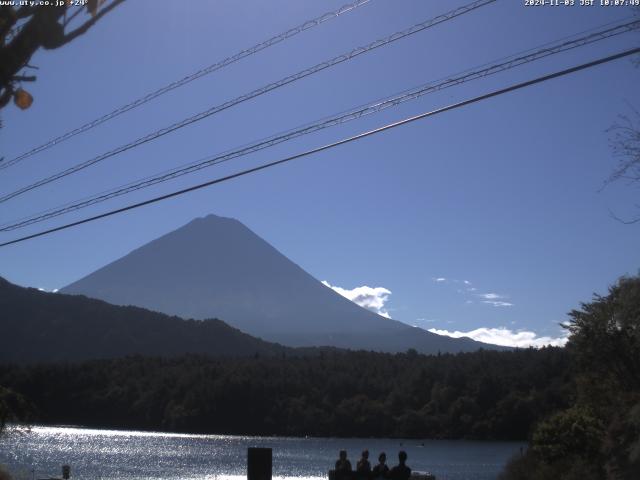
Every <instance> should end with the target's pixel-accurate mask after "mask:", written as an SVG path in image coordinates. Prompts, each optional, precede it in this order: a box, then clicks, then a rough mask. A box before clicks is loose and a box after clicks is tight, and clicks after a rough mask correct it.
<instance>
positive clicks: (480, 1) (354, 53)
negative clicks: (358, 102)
mask: <svg viewBox="0 0 640 480" xmlns="http://www.w3.org/2000/svg"><path fill="white" fill-rule="evenodd" d="M495 1H496V0H476V1H474V2H472V3H469V4H467V5H464V6H462V7H459V8H456V9H454V10H451V11H450V12H448V13H445V14H442V15H439V16H437V17H434V18H432V19H430V20H426V21H424V22H421V23H418V24H415V25H413V26H411V27H409V28H407V29H405V30H402V31H400V32H396V33H394V34H392V35H389V36H387V37H385V38H383V39H380V40H376V41H374V42H371V43H369V44H368V45H366V46H364V47H358V48H355V49H353V50H351V51H350V52H348V53H344V54H342V55H338V56H337V57H334V58H332V59H330V60H327V61H324V62H322V63H318V64H316V65H314V66H313V67H310V68H307V69H305V70H302V71H300V72H298V73H295V74H293V75H289V76H288V77H285V78H282V79H280V80H278V81H277V82H274V83H270V84H268V85H266V86H264V87H261V88H259V89H257V90H253V91H252V92H250V93H246V94H244V95H241V96H239V97H236V98H234V99H233V100H229V101H227V102H225V103H222V104H220V105H216V106H214V107H211V108H209V109H208V110H205V111H203V112H200V113H198V114H196V115H193V116H191V117H188V118H185V119H184V120H181V121H179V122H176V123H174V124H172V125H170V126H168V127H165V128H162V129H160V130H156V131H155V132H153V133H150V134H148V135H145V136H144V137H140V138H138V139H137V140H134V141H133V142H130V143H127V144H125V145H121V146H119V147H117V148H115V149H113V150H110V151H108V152H106V153H103V154H101V155H98V156H97V157H94V158H92V159H90V160H86V161H84V162H82V163H79V164H77V165H74V166H73V167H70V168H67V169H66V170H63V171H61V172H58V173H56V174H53V175H51V176H49V177H46V178H44V179H41V180H39V181H37V182H35V183H32V184H30V185H27V186H25V187H22V188H20V189H18V190H16V191H14V192H11V193H8V194H6V195H3V196H2V197H0V203H3V202H6V201H8V200H10V199H12V198H15V197H17V196H19V195H22V194H24V193H26V192H29V191H31V190H34V189H36V188H39V187H41V186H43V185H46V184H48V183H51V182H53V181H55V180H59V179H60V178H63V177H66V176H69V175H72V174H74V173H76V172H78V171H80V170H83V169H85V168H87V167H89V166H91V165H94V164H96V163H98V162H101V161H103V160H105V159H107V158H110V157H113V156H115V155H117V154H119V153H122V152H125V151H127V150H130V149H132V148H135V147H138V146H140V145H142V144H144V143H147V142H150V141H152V140H156V139H157V138H159V137H162V136H164V135H166V134H168V133H171V132H173V131H175V130H178V129H180V128H183V127H186V126H188V125H190V124H192V123H195V122H198V121H200V120H203V119H205V118H207V117H209V116H211V115H214V114H216V113H219V112H221V111H223V110H226V109H228V108H231V107H233V106H235V105H238V104H240V103H242V102H245V101H247V100H250V99H252V98H255V97H258V96H260V95H263V94H265V93H267V92H270V91H272V90H275V89H277V88H280V87H283V86H285V85H288V84H290V83H293V82H295V81H298V80H300V79H302V78H305V77H307V76H309V75H313V74H315V73H317V72H320V71H322V70H324V69H326V68H329V67H333V66H335V65H338V64H341V63H343V62H346V61H348V60H352V59H354V58H356V57H358V56H360V55H362V54H364V53H368V52H370V51H372V50H375V49H377V48H380V47H382V46H385V45H388V44H390V43H393V42H395V41H397V40H400V39H402V38H405V37H408V36H409V35H413V34H415V33H418V32H421V31H423V30H425V29H427V28H430V27H433V26H434V25H437V24H440V23H443V22H446V21H448V20H451V19H453V18H456V17H458V16H460V15H464V14H465V13H469V12H471V11H473V10H475V9H477V8H480V7H483V6H485V5H488V4H490V3H493V2H495Z"/></svg>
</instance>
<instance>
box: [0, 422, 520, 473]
mask: <svg viewBox="0 0 640 480" xmlns="http://www.w3.org/2000/svg"><path fill="white" fill-rule="evenodd" d="M521 446H523V444H522V443H514V442H473V441H446V440H398V439H362V438H347V439H345V438H286V437H284V438H283V437H243V436H231V435H183V434H172V433H152V432H133V431H116V430H96V429H88V428H72V427H33V428H32V429H31V430H30V432H28V433H24V432H22V433H21V432H19V431H16V430H13V429H10V430H9V434H8V435H7V436H5V437H3V438H2V440H0V464H5V465H7V466H9V468H10V469H11V471H12V472H17V473H18V477H19V478H22V479H24V480H30V479H32V478H36V479H38V478H45V477H51V476H56V477H59V476H60V475H61V473H60V469H61V465H63V464H68V465H71V475H72V478H74V479H80V480H85V479H87V480H88V479H92V480H94V479H96V480H97V479H104V480H116V479H118V480H123V479H124V480H178V479H203V480H209V479H211V480H214V479H220V480H239V479H240V478H246V462H247V448H248V447H270V448H272V449H273V477H274V479H278V478H285V479H292V478H293V477H296V478H298V479H300V478H303V479H314V480H317V479H318V478H326V473H327V470H328V469H329V468H330V467H331V465H333V463H334V462H335V460H336V458H337V456H338V451H339V450H340V449H346V450H347V452H348V454H349V458H350V459H351V462H352V464H353V465H354V466H355V463H356V461H357V459H358V457H359V456H360V455H359V454H360V452H361V451H362V450H363V449H365V448H367V449H369V451H370V452H371V459H372V460H373V459H376V458H377V456H378V453H379V452H381V451H384V452H386V453H387V458H388V463H389V464H391V465H394V464H395V463H396V459H397V452H398V451H399V450H401V449H402V450H405V451H406V452H407V454H408V456H409V459H408V461H407V464H408V465H409V466H410V467H411V468H412V469H413V470H420V471H429V472H431V473H433V474H435V475H436V478H437V480H466V479H469V480H471V479H473V480H489V479H495V478H496V477H497V475H498V473H499V472H500V471H501V470H502V468H503V467H504V465H505V463H506V462H507V460H508V459H509V458H510V457H511V456H512V455H514V454H517V453H518V452H519V451H520V447H521ZM373 463H374V462H373V461H372V464H373Z"/></svg>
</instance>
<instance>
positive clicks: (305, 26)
mask: <svg viewBox="0 0 640 480" xmlns="http://www.w3.org/2000/svg"><path fill="white" fill-rule="evenodd" d="M370 1H371V0H356V1H355V2H353V3H349V4H347V5H344V6H342V7H341V8H339V9H338V10H335V11H333V12H327V13H325V14H324V15H320V16H319V17H316V18H313V19H311V20H307V21H306V22H304V23H302V24H300V25H298V26H296V27H293V28H291V29H289V30H287V31H286V32H282V33H280V34H278V35H275V36H273V37H271V38H269V39H267V40H265V41H263V42H261V43H258V44H256V45H254V46H252V47H249V48H247V49H245V50H242V51H240V52H238V53H236V54H235V55H232V56H230V57H227V58H225V59H224V60H220V61H219V62H216V63H214V64H212V65H209V66H207V67H204V68H202V69H200V70H198V71H196V72H194V73H191V74H189V75H187V76H185V77H183V78H181V79H180V80H176V81H174V82H171V83H169V84H167V85H165V86H163V87H161V88H159V89H157V90H155V91H153V92H151V93H148V94H147V95H144V96H142V97H140V98H138V99H137V100H134V101H132V102H130V103H127V104H126V105H123V106H121V107H119V108H116V109H115V110H113V111H112V112H109V113H107V114H105V115H102V116H101V117H98V118H96V119H95V120H92V121H90V122H87V123H85V124H84V125H81V126H80V127H77V128H75V129H73V130H70V131H68V132H66V133H63V134H62V135H60V136H58V137H55V138H52V139H51V140H49V141H47V142H45V143H43V144H42V145H39V146H37V147H34V148H32V149H31V150H29V151H27V152H25V153H23V154H21V155H18V156H17V157H15V158H12V159H11V160H9V161H7V162H6V163H4V164H0V170H3V169H5V168H9V167H10V166H12V165H15V164H16V163H19V162H21V161H22V160H24V159H26V158H28V157H31V156H32V155H35V154H36V153H39V152H42V151H44V150H47V149H49V148H51V147H53V146H55V145H58V144H59V143H62V142H64V141H65V140H69V139H70V138H72V137H74V136H76V135H78V134H80V133H83V132H86V131H87V130H91V129H92V128H94V127H97V126H98V125H100V124H102V123H105V122H107V121H109V120H111V119H113V118H115V117H117V116H119V115H122V114H123V113H125V112H128V111H129V110H133V109H134V108H137V107H139V106H141V105H144V104H145V103H147V102H150V101H151V100H153V99H155V98H157V97H159V96H161V95H164V94H165V93H168V92H170V91H172V90H175V89H176V88H179V87H182V86H183V85H186V84H188V83H190V82H193V81H194V80H197V79H198V78H201V77H204V76H205V75H209V74H210V73H213V72H215V71H217V70H221V69H222V68H225V67H228V66H229V65H231V64H232V63H235V62H237V61H238V60H242V59H243V58H246V57H249V56H251V55H253V54H255V53H258V52H260V51H262V50H265V49H267V48H269V47H272V46H273V45H276V44H278V43H280V42H283V41H285V40H288V39H290V38H292V37H295V36H296V35H298V34H299V33H302V32H304V31H305V30H309V29H310V28H313V27H316V26H318V25H320V24H322V23H324V22H326V21H328V20H331V19H334V18H338V17H339V16H340V15H343V14H345V13H347V12H351V11H352V10H355V9H357V8H358V7H361V6H363V5H366V4H367V3H369V2H370Z"/></svg>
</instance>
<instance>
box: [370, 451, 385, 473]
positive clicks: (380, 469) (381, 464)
mask: <svg viewBox="0 0 640 480" xmlns="http://www.w3.org/2000/svg"><path fill="white" fill-rule="evenodd" d="M386 462H387V454H386V453H384V452H381V453H380V455H378V464H377V465H376V466H375V467H373V470H372V471H371V476H372V477H373V478H374V480H379V479H382V478H388V477H389V467H388V466H387V463H386Z"/></svg>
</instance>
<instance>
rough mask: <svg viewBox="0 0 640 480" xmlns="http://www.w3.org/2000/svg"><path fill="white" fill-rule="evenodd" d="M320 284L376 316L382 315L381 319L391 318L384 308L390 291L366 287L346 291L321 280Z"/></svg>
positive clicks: (382, 288)
mask: <svg viewBox="0 0 640 480" xmlns="http://www.w3.org/2000/svg"><path fill="white" fill-rule="evenodd" d="M322 283H323V284H324V285H325V286H327V287H329V288H331V289H332V290H334V291H335V292H337V293H339V294H340V295H342V296H343V297H345V298H348V299H349V300H351V301H352V302H353V303H355V304H357V305H360V306H361V307H364V308H366V309H368V310H371V311H372V312H375V313H377V314H378V315H382V316H383V317H387V318H391V315H389V312H388V311H387V310H386V309H385V308H384V305H385V303H387V301H388V300H389V295H391V291H390V290H388V289H386V288H384V287H368V286H366V285H363V286H362V287H356V288H354V289H351V290H348V289H346V288H341V287H336V286H333V285H330V284H329V282H327V281H326V280H323V281H322Z"/></svg>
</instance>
